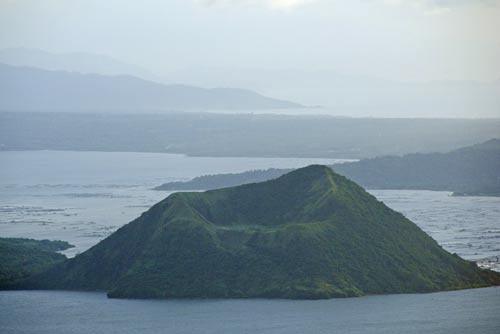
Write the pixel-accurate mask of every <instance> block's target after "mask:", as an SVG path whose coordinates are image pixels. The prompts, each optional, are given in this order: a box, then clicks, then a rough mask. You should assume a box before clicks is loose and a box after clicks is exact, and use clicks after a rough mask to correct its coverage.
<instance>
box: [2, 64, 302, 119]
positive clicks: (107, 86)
mask: <svg viewBox="0 0 500 334" xmlns="http://www.w3.org/2000/svg"><path fill="white" fill-rule="evenodd" d="M295 107H300V105H298V104H295V103H292V102H288V101H281V100H276V99H272V98H269V97H265V96H262V95H259V94H257V93H255V92H252V91H249V90H243V89H232V88H214V89H204V88H197V87H191V86H183V85H163V84H159V83H156V82H152V81H146V80H143V79H139V78H136V77H132V76H125V75H120V76H103V75H97V74H81V73H76V72H64V71H47V70H41V69H36V68H30V67H16V66H9V65H4V64H0V110H3V111H17V110H23V111H37V110H44V111H69V112H73V111H115V112H116V111H119V112H144V111H172V110H214V109H218V110H231V109H237V110H239V109H241V110H245V109H254V110H255V109H274V108H278V109H279V108H295Z"/></svg>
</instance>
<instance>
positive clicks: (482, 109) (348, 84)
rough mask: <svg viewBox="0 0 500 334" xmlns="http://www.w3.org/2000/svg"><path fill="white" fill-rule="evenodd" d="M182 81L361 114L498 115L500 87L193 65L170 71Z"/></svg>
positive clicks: (395, 115) (352, 114)
mask: <svg viewBox="0 0 500 334" xmlns="http://www.w3.org/2000/svg"><path fill="white" fill-rule="evenodd" d="M168 77H169V78H171V79H172V80H176V82H182V83H185V84H192V85H198V86H202V87H212V86H221V85H222V86H236V87H244V88H247V89H252V90H256V91H258V92H261V93H263V94H267V95H270V96H274V97H276V98H280V99H285V100H287V99H292V100H293V101H297V102H298V103H301V104H304V105H321V106H323V107H324V109H325V110H324V111H323V112H328V113H331V114H335V115H342V116H356V117H367V116H372V117H498V116H499V115H500V85H498V82H491V83H481V82H476V81H427V82H418V81H394V80H388V79H382V78H377V77H371V76H362V75H349V74H343V73H340V72H336V71H331V70H316V71H308V70H293V69H290V70H285V69H273V70H266V69H259V68H254V69H244V68H240V69H234V68H231V69H230V70H229V69H225V68H204V67H199V68H190V69H186V70H182V71H176V72H172V73H169V74H168Z"/></svg>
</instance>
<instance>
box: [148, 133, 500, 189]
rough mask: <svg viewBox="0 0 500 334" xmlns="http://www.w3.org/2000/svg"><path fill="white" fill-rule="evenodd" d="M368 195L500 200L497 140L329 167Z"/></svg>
mask: <svg viewBox="0 0 500 334" xmlns="http://www.w3.org/2000/svg"><path fill="white" fill-rule="evenodd" d="M330 167H331V168H332V169H333V170H334V171H335V172H337V173H339V174H342V175H344V176H346V177H348V178H350V179H351V180H353V181H355V182H356V183H358V184H360V185H361V186H363V187H365V188H367V189H415V190H443V191H451V192H453V193H454V195H455V196H499V195H500V140H498V139H492V140H489V141H487V142H484V143H481V144H477V145H473V146H469V147H464V148H461V149H457V150H454V151H450V152H447V153H428V154H422V153H420V154H409V155H404V156H387V157H380V158H373V159H366V160H361V161H357V162H348V163H342V164H336V165H333V166H330ZM289 171H290V170H288V169H269V170H260V171H249V172H243V173H239V174H219V175H205V176H200V177H197V178H194V179H193V180H190V181H187V182H171V183H165V184H163V185H161V186H159V187H157V188H156V189H157V190H206V189H216V188H223V187H229V186H235V185H240V184H245V183H252V182H260V181H264V180H270V179H273V178H276V177H279V176H281V175H283V174H285V173H287V172H289Z"/></svg>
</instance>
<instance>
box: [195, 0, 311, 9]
mask: <svg viewBox="0 0 500 334" xmlns="http://www.w3.org/2000/svg"><path fill="white" fill-rule="evenodd" d="M196 2H198V3H201V4H203V5H206V6H215V5H237V4H239V5H251V6H263V7H266V8H270V9H281V10H287V9H293V8H296V7H299V6H301V5H304V4H307V3H312V2H315V0H197V1H196Z"/></svg>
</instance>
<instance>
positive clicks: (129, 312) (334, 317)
mask: <svg viewBox="0 0 500 334" xmlns="http://www.w3.org/2000/svg"><path fill="white" fill-rule="evenodd" d="M0 333H13V334H17V333H40V334H42V333H43V334H45V333H47V334H48V333H51V334H58V333H61V334H67V333H75V334H78V333H82V334H83V333H154V334H157V333H183V334H188V333H189V334H191V333H192V334H199V333H213V334H225V333H227V334H235V333H265V334H295V333H297V334H307V333H311V334H322V333H325V334H326V333H349V334H357V333H373V334H378V333H380V334H391V333H394V334H402V333H406V334H410V333H415V334H428V333H432V334H433V333H443V334H445V333H446V334H448V333H453V334H462V333H463V334H471V333H473V334H494V333H500V288H485V289H476V290H464V291H453V292H440V293H432V294H420V295H418V294H413V295H390V296H369V297H361V298H348V299H332V300H320V301H291V300H172V301H150V300H148V301H143V300H115V299H107V298H106V296H105V295H104V294H101V293H88V292H87V293H84V292H56V291H52V292H47V291H30V292H25V291H15V292H1V293H0Z"/></svg>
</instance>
